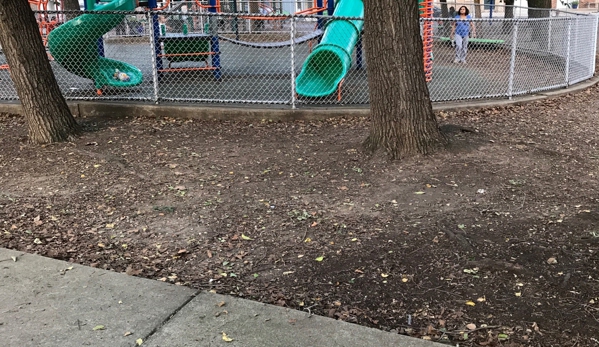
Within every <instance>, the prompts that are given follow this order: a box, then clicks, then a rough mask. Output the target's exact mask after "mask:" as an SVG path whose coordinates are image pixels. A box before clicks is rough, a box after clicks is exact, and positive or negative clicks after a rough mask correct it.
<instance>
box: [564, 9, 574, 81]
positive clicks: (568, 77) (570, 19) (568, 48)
mask: <svg viewBox="0 0 599 347" xmlns="http://www.w3.org/2000/svg"><path fill="white" fill-rule="evenodd" d="M571 38H572V18H568V39H567V41H566V71H565V73H564V75H565V78H566V87H569V86H570V43H571V42H570V40H571Z"/></svg>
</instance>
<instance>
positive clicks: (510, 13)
mask: <svg viewBox="0 0 599 347" xmlns="http://www.w3.org/2000/svg"><path fill="white" fill-rule="evenodd" d="M514 1H515V0H505V13H504V15H503V18H514V7H513V6H514Z"/></svg>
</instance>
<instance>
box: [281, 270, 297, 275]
mask: <svg viewBox="0 0 599 347" xmlns="http://www.w3.org/2000/svg"><path fill="white" fill-rule="evenodd" d="M294 272H295V271H285V272H283V275H291V274H292V273H294Z"/></svg>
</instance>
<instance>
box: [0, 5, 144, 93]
mask: <svg viewBox="0 0 599 347" xmlns="http://www.w3.org/2000/svg"><path fill="white" fill-rule="evenodd" d="M0 1H1V0H0ZM134 9H135V0H112V1H110V2H108V3H105V4H102V5H99V6H96V7H95V8H94V10H95V11H132V10H134ZM124 18H125V14H110V15H105V14H104V15H96V14H84V15H81V16H78V17H76V18H73V19H72V20H70V21H68V22H66V23H64V24H62V25H61V26H59V27H57V28H56V29H54V30H52V31H51V32H50V35H48V49H49V50H50V53H51V54H52V57H54V60H55V61H57V62H58V63H59V64H60V65H62V66H63V67H64V68H65V69H67V70H68V71H69V72H71V73H73V74H75V75H78V76H81V77H85V78H89V79H91V80H93V81H94V85H95V87H96V89H97V90H101V89H102V87H104V86H113V87H132V86H136V85H139V84H140V83H141V82H142V79H143V74H142V72H141V71H140V70H139V69H138V68H137V67H135V66H133V65H130V64H127V63H124V62H122V61H118V60H113V59H107V58H104V57H102V56H100V54H99V53H98V39H99V38H101V37H102V35H104V34H106V33H107V32H108V31H110V30H111V29H112V28H114V27H115V26H117V24H119V23H121V22H122V21H123V19H124ZM116 70H119V71H120V72H122V73H125V74H127V75H128V76H129V79H128V80H126V81H123V80H119V79H118V78H116V79H115V78H114V73H115V71H116Z"/></svg>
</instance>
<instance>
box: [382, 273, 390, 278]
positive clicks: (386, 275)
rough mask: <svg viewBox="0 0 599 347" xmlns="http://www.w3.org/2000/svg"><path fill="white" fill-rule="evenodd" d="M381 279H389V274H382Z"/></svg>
mask: <svg viewBox="0 0 599 347" xmlns="http://www.w3.org/2000/svg"><path fill="white" fill-rule="evenodd" d="M381 277H382V278H387V277H389V274H381Z"/></svg>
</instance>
